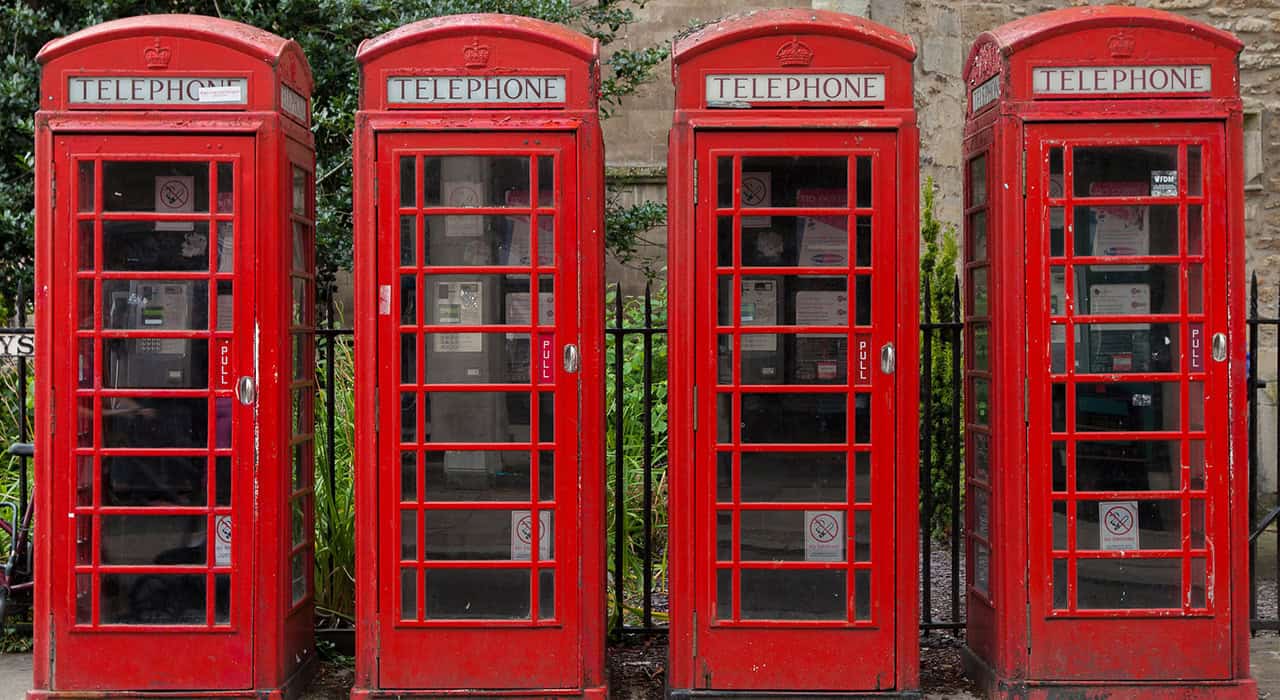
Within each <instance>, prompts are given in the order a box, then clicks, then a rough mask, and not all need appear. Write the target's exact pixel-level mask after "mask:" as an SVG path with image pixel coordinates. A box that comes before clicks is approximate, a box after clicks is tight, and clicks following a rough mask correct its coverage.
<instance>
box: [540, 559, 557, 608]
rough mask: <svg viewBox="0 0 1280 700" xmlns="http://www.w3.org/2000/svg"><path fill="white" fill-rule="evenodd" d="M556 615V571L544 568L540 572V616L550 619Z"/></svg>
mask: <svg viewBox="0 0 1280 700" xmlns="http://www.w3.org/2000/svg"><path fill="white" fill-rule="evenodd" d="M555 616H556V572H555V570H554V569H542V570H541V571H539V572H538V617H539V618H541V619H543V620H550V619H552V618H554V617H555Z"/></svg>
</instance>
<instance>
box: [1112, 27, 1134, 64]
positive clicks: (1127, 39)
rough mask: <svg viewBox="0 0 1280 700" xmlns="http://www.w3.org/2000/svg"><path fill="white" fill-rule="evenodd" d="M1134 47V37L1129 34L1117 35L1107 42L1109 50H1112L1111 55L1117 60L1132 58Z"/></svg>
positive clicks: (1121, 33)
mask: <svg viewBox="0 0 1280 700" xmlns="http://www.w3.org/2000/svg"><path fill="white" fill-rule="evenodd" d="M1133 45H1134V40H1133V35H1132V34H1129V33H1128V32H1120V33H1118V34H1115V35H1113V36H1112V37H1111V39H1110V40H1108V41H1107V48H1108V49H1110V50H1111V55H1112V56H1113V57H1115V58H1128V57H1130V56H1132V55H1133Z"/></svg>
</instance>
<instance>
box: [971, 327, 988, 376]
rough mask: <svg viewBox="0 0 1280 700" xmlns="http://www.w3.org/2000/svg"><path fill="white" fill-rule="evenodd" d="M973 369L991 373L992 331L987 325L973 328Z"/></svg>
mask: <svg viewBox="0 0 1280 700" xmlns="http://www.w3.org/2000/svg"><path fill="white" fill-rule="evenodd" d="M973 369H974V370H975V371H978V372H989V371H991V329H990V328H988V327H987V325H986V324H975V325H974V326H973Z"/></svg>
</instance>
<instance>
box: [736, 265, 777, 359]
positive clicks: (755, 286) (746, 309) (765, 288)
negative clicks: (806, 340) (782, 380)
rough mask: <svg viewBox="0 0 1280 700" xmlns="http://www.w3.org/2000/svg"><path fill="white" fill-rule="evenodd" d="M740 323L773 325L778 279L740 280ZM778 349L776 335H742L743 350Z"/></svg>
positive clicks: (775, 322)
mask: <svg viewBox="0 0 1280 700" xmlns="http://www.w3.org/2000/svg"><path fill="white" fill-rule="evenodd" d="M741 303H742V325H744V326H773V325H777V323H778V281H777V280H743V281H742V300H741ZM777 349H778V336H776V335H773V334H772V333H767V334H766V333H753V334H750V335H743V336H742V351H743V352H760V351H766V352H772V351H774V350H777Z"/></svg>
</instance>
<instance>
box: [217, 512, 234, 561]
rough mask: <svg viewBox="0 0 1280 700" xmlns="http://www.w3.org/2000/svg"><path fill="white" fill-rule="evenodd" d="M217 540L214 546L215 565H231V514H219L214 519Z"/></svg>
mask: <svg viewBox="0 0 1280 700" xmlns="http://www.w3.org/2000/svg"><path fill="white" fill-rule="evenodd" d="M213 523H214V524H213V527H214V531H215V542H214V547H213V564H214V566H231V516H230V515H219V516H217V517H216V518H214V519H213Z"/></svg>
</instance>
